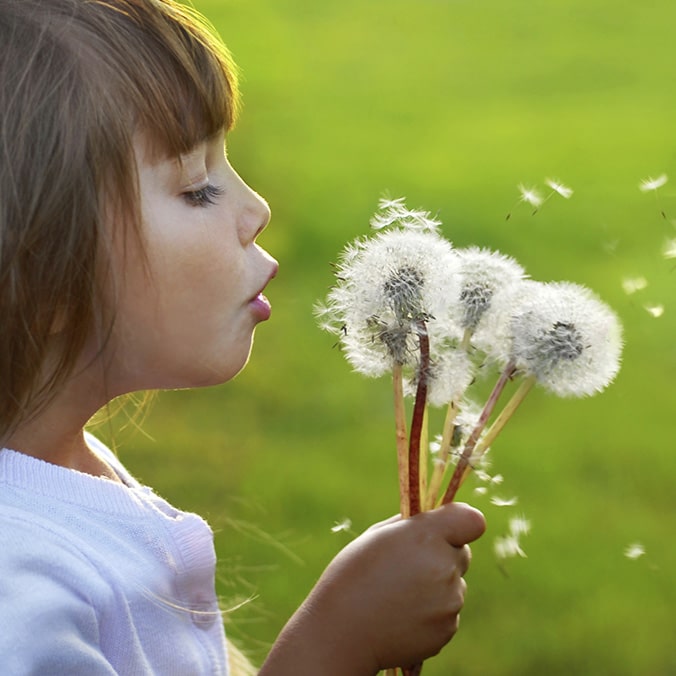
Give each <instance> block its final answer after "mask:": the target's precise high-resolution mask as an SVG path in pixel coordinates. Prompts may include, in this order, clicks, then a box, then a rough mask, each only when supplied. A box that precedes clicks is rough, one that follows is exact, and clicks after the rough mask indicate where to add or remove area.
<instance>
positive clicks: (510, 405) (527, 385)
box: [460, 375, 535, 485]
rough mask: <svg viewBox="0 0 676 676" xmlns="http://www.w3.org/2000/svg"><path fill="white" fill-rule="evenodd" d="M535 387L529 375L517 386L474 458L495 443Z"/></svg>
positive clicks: (478, 446) (477, 448)
mask: <svg viewBox="0 0 676 676" xmlns="http://www.w3.org/2000/svg"><path fill="white" fill-rule="evenodd" d="M533 385H535V376H533V375H531V376H528V377H527V378H524V380H523V381H522V382H521V384H520V385H519V387H518V389H517V390H516V392H514V394H513V395H512V397H511V399H510V400H509V401H508V402H507V403H506V404H505V407H504V408H503V409H502V411H500V413H499V414H498V417H497V418H496V419H495V420H494V421H493V424H492V425H491V426H490V427H489V428H488V431H487V432H486V434H485V435H484V437H483V438H482V439H481V441H479V442H478V443H477V445H476V447H475V449H474V457H475V458H476V459H477V460H478V459H480V458H481V457H482V456H483V454H484V453H485V452H486V451H487V449H488V448H489V446H490V445H491V444H492V443H493V442H494V441H495V438H496V437H497V436H498V434H500V432H502V430H503V428H504V427H505V425H506V424H507V422H508V421H509V420H510V418H511V417H512V415H514V412H515V411H516V409H517V408H519V406H520V405H521V403H522V402H523V400H524V399H525V398H526V396H527V395H528V393H529V392H530V391H531V390H532V389H533ZM470 472H471V468H470V467H467V468H465V472H464V474H463V476H462V479H461V480H460V485H462V482H463V481H464V480H465V479H466V478H467V476H469V473H470Z"/></svg>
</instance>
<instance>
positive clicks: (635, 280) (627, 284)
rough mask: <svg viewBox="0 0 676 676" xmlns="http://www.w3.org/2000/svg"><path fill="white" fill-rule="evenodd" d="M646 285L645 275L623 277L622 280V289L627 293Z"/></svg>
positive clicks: (643, 287)
mask: <svg viewBox="0 0 676 676" xmlns="http://www.w3.org/2000/svg"><path fill="white" fill-rule="evenodd" d="M647 286H648V280H647V279H646V278H645V277H625V278H624V279H623V280H622V290H623V291H624V292H625V293H626V294H627V295H628V296H631V294H633V293H636V292H637V291H643V289H645V288H646V287H647Z"/></svg>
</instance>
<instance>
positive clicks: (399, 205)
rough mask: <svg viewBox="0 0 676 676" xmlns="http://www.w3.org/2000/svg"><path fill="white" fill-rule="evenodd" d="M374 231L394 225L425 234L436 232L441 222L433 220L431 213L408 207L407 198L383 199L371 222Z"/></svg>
mask: <svg viewBox="0 0 676 676" xmlns="http://www.w3.org/2000/svg"><path fill="white" fill-rule="evenodd" d="M370 224H371V227H372V228H373V229H374V230H382V229H383V228H387V227H390V226H392V225H395V226H398V227H402V228H407V229H409V230H420V231H423V232H436V231H437V230H438V229H439V226H440V225H441V221H439V220H437V219H436V218H433V217H432V216H431V214H430V212H429V211H423V210H419V209H409V208H407V207H406V204H405V198H404V197H398V198H397V199H389V198H383V199H381V200H380V201H379V202H378V211H377V212H376V213H375V214H374V216H373V218H371V221H370Z"/></svg>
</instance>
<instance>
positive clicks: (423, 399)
mask: <svg viewBox="0 0 676 676" xmlns="http://www.w3.org/2000/svg"><path fill="white" fill-rule="evenodd" d="M418 341H419V344H420V372H419V374H418V386H417V388H416V392H415V403H414V404H413V416H412V419H411V434H410V438H409V442H408V500H409V508H410V509H409V511H410V515H411V516H414V515H415V514H418V512H420V441H421V437H422V430H423V423H424V418H425V408H426V406H427V376H428V372H429V365H430V339H429V336H428V335H427V327H426V326H425V322H423V321H419V322H418Z"/></svg>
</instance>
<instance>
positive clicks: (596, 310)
mask: <svg viewBox="0 0 676 676" xmlns="http://www.w3.org/2000/svg"><path fill="white" fill-rule="evenodd" d="M538 286H539V291H538V292H537V294H535V297H534V298H531V299H529V300H527V301H526V302H524V303H523V304H522V306H521V308H520V310H519V311H518V313H517V314H516V315H515V316H514V317H513V318H512V321H511V324H510V326H511V332H512V354H511V358H512V360H513V362H514V363H515V365H516V367H517V368H518V369H520V370H522V371H524V372H525V373H526V374H527V375H532V376H534V377H535V379H536V380H537V382H539V383H540V384H541V385H542V386H543V387H545V388H546V389H548V390H550V391H551V392H553V393H554V394H557V395H558V396H583V395H589V394H593V393H594V392H599V391H601V390H603V389H604V388H605V387H606V386H607V385H608V384H609V383H610V382H611V381H612V380H613V378H614V377H615V375H616V374H617V371H618V370H619V364H620V353H621V349H622V340H621V334H622V329H621V326H620V323H619V321H618V319H617V317H616V316H615V314H614V313H613V312H612V310H611V309H610V308H609V307H608V306H607V305H605V303H603V302H602V301H601V300H599V299H598V298H597V297H596V296H595V295H594V294H593V293H592V292H591V291H589V289H586V288H584V287H582V286H579V285H577V284H572V283H569V282H559V283H548V284H539V285H538Z"/></svg>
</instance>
